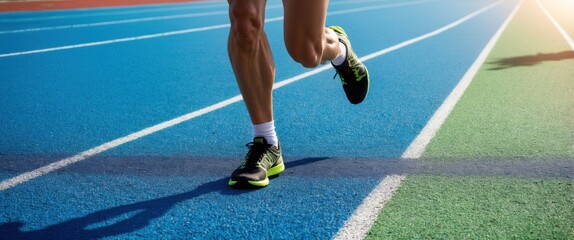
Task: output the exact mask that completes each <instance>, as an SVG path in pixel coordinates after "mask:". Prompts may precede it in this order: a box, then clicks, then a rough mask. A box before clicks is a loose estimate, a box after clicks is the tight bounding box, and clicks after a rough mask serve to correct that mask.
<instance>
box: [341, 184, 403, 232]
mask: <svg viewBox="0 0 574 240" xmlns="http://www.w3.org/2000/svg"><path fill="white" fill-rule="evenodd" d="M404 179H405V176H402V175H391V176H387V177H385V179H383V180H382V181H381V182H380V183H379V184H378V185H377V186H376V187H375V189H373V191H371V193H369V195H368V196H367V197H366V198H365V200H363V203H362V204H361V205H360V206H359V207H358V208H357V209H356V210H355V212H353V215H351V217H350V218H349V220H347V221H346V222H345V224H344V225H343V227H342V228H341V229H340V230H339V232H337V234H336V235H335V237H334V239H349V240H356V239H364V238H365V236H367V233H368V232H369V230H371V226H373V223H374V222H375V221H376V220H377V217H378V216H379V212H380V211H381V210H382V209H383V207H384V205H385V203H386V202H388V201H389V200H391V197H393V194H394V193H395V191H397V189H398V188H399V186H400V185H401V182H402V181H403V180H404Z"/></svg>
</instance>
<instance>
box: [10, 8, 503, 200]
mask: <svg viewBox="0 0 574 240" xmlns="http://www.w3.org/2000/svg"><path fill="white" fill-rule="evenodd" d="M501 2H502V1H498V2H496V3H493V4H490V5H488V6H486V7H485V8H483V9H480V10H478V11H476V12H473V13H471V14H469V15H467V16H465V17H463V18H461V19H459V20H457V21H455V22H453V23H451V24H448V25H446V26H444V27H442V28H439V29H438V30H435V31H432V32H430V33H427V34H424V35H422V36H420V37H417V38H413V39H410V40H407V41H404V42H402V43H399V44H397V45H394V46H391V47H389V48H385V49H383V50H380V51H377V52H375V53H372V54H369V55H366V56H364V57H361V58H360V60H361V61H363V62H364V61H367V60H369V59H372V58H375V57H378V56H381V55H384V54H387V53H390V52H392V51H395V50H398V49H400V48H403V47H406V46H408V45H411V44H414V43H416V42H419V41H422V40H424V39H427V38H430V37H432V36H435V35H437V34H439V33H441V32H444V31H447V30H449V29H451V28H454V27H455V26H458V25H460V24H462V23H463V22H465V21H467V20H469V19H471V18H473V17H475V16H477V15H478V14H479V13H482V12H484V11H486V10H487V9H490V8H492V7H494V6H496V5H498V4H500V3H501ZM331 68H332V67H331V66H330V65H329V64H326V65H323V66H321V67H319V68H315V69H313V70H311V71H307V72H305V73H302V74H299V75H297V76H294V77H292V78H289V79H285V80H283V81H280V82H277V83H275V84H274V86H273V89H274V90H275V89H278V88H281V87H283V86H286V85H288V84H291V83H293V82H296V81H299V80H301V79H304V78H307V77H310V76H312V75H315V74H318V73H321V72H324V71H326V70H328V69H331ZM242 99H243V98H242V97H241V95H237V96H235V97H232V98H229V99H227V100H225V101H222V102H219V103H217V104H214V105H211V106H209V107H206V108H202V109H200V110H197V111H194V112H191V113H188V114H185V115H182V116H180V117H177V118H174V119H172V120H169V121H166V122H163V123H160V124H157V125H154V126H151V127H148V128H146V129H143V130H141V131H138V132H135V133H132V134H130V135H127V136H125V137H121V138H118V139H116V140H113V141H111V142H107V143H104V144H102V145H100V146H97V147H95V148H92V149H89V150H86V151H84V152H81V153H79V154H76V155H74V156H72V157H69V158H65V159H62V160H59V161H57V162H54V163H51V164H49V165H46V166H44V167H40V168H37V169H35V170H32V171H30V172H26V173H23V174H21V175H18V176H16V177H13V178H10V179H7V180H4V181H2V182H0V191H3V190H6V189H8V188H11V187H14V186H16V185H18V184H21V183H24V182H27V181H30V180H32V179H34V178H37V177H40V176H42V175H45V174H47V173H49V172H52V171H56V170H58V169H60V168H63V167H65V166H68V165H70V164H73V163H76V162H79V161H82V160H84V159H86V158H89V157H91V156H94V155H96V154H99V153H101V152H104V151H107V150H110V149H112V148H115V147H117V146H120V145H122V144H125V143H128V142H131V141H133V140H136V139H139V138H142V137H144V136H147V135H149V134H152V133H155V132H157V131H160V130H163V129H166V128H168V127H172V126H174V125H177V124H180V123H182V122H185V121H188V120H191V119H193V118H196V117H199V116H201V115H204V114H207V113H210V112H213V111H215V110H217V109H220V108H223V107H225V106H228V105H231V104H233V103H236V102H239V101H241V100H242Z"/></svg>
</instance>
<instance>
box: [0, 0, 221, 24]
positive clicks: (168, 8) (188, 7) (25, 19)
mask: <svg viewBox="0 0 574 240" xmlns="http://www.w3.org/2000/svg"><path fill="white" fill-rule="evenodd" d="M221 2H223V1H220V2H217V4H214V5H208V6H205V5H202V6H198V5H197V4H198V3H192V4H193V5H190V3H185V5H190V6H178V7H172V6H170V7H167V8H166V7H154V8H151V9H140V10H125V11H114V12H99V13H84V14H73V15H69V14H66V15H52V16H44V17H28V18H8V19H0V23H9V22H29V21H46V20H57V19H67V18H82V17H102V16H116V15H130V14H142V13H157V12H172V11H181V10H189V9H207V8H224V7H227V6H228V4H227V3H221ZM211 3H216V2H211ZM118 8H133V7H114V8H98V9H93V8H91V9H78V10H75V9H74V10H66V11H69V12H72V11H94V10H105V11H109V10H113V9H118Z"/></svg>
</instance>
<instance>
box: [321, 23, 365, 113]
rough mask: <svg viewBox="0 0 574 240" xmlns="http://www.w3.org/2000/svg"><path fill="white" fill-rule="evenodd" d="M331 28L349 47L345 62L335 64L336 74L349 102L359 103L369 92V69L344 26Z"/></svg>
mask: <svg viewBox="0 0 574 240" xmlns="http://www.w3.org/2000/svg"><path fill="white" fill-rule="evenodd" d="M329 28H330V29H333V31H335V33H337V36H339V41H340V42H341V43H343V44H345V46H346V47H347V58H346V59H345V61H344V62H343V64H341V65H340V66H335V65H333V67H334V68H335V70H336V71H337V73H336V74H335V76H337V74H338V75H339V77H340V78H341V82H342V83H343V90H345V94H346V95H347V99H349V102H351V103H352V104H359V103H361V102H362V101H363V100H364V99H365V97H367V94H368V93H369V81H370V80H369V71H368V70H367V67H366V66H365V65H364V64H363V63H361V61H360V60H359V58H358V57H357V54H355V52H354V51H353V48H352V47H351V42H350V41H349V37H348V36H347V34H346V33H345V31H344V30H343V28H341V27H339V26H330V27H329Z"/></svg>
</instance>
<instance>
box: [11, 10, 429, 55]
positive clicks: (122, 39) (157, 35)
mask: <svg viewBox="0 0 574 240" xmlns="http://www.w3.org/2000/svg"><path fill="white" fill-rule="evenodd" d="M434 1H437V0H423V1H415V2H408V3H397V4H384V5H376V6H370V7H361V8H353V9H348V10H341V11H333V12H329V13H328V14H327V15H328V16H335V15H343V14H350V13H356V12H364V11H372V10H379V9H384V8H392V7H400V6H409V5H415V4H422V3H428V2H434ZM282 20H283V17H276V18H269V19H265V22H266V23H270V22H277V21H282ZM228 27H230V24H229V23H226V24H220V25H213V26H208V27H199V28H191V29H185V30H179V31H172V32H164V33H157V34H149V35H142V36H136V37H127V38H119V39H112V40H106V41H99V42H90V43H82V44H75V45H68V46H62V47H53V48H44V49H38V50H30V51H22V52H13V53H4V54H0V58H4V57H13V56H20V55H28V54H36V53H44V52H53V51H60V50H66V49H74V48H84V47H92V46H100V45H106V44H113V43H120V42H131V41H138V40H144V39H151V38H159V37H167V36H173V35H180V34H187V33H193V32H201V31H208V30H215V29H221V28H228Z"/></svg>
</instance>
